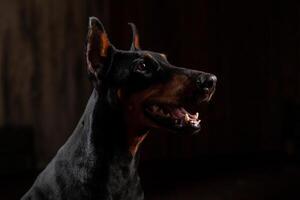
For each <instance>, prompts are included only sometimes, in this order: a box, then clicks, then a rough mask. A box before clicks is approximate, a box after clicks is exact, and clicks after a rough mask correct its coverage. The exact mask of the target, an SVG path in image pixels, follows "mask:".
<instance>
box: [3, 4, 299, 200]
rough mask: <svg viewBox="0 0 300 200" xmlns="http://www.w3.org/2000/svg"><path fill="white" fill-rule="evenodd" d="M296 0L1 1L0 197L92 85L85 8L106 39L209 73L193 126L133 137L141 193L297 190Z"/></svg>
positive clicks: (27, 180)
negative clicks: (209, 90) (211, 88)
mask: <svg viewBox="0 0 300 200" xmlns="http://www.w3.org/2000/svg"><path fill="white" fill-rule="evenodd" d="M299 9H300V6H299V1H296V0H295V1H278V2H276V1H232V0H230V1H225V0H210V1H209V0H198V1H179V0H166V1H159V0H152V1H150V0H148V1H138V0H133V1H117V0H110V1H109V0H103V1H96V0H81V1H80V0H65V1H61V0H43V1H37V0H22V1H21V0H0V127H1V128H0V156H1V159H0V198H1V199H18V198H20V196H21V195H22V194H23V193H24V192H25V191H26V190H27V189H28V188H29V187H30V185H31V184H32V182H33V180H34V178H35V176H36V174H37V173H38V172H39V170H41V169H42V168H43V167H44V166H45V165H46V164H47V162H48V161H49V160H50V159H51V158H52V156H53V155H54V154H55V152H56V151H57V150H58V148H59V147H60V146H61V145H62V144H63V143H64V142H65V140H66V139H67V138H68V136H69V135H70V134H71V132H72V130H73V128H74V127H75V125H76V123H77V121H78V120H79V118H80V115H81V114H82V112H83V109H84V107H85V104H86V102H87V99H88V97H89V95H90V92H91V85H90V83H89V81H88V79H87V73H86V66H85V60H84V52H83V50H84V42H85V37H86V33H87V24H88V17H89V16H92V15H94V16H97V17H99V18H100V19H101V21H102V22H103V23H104V25H105V27H106V29H107V32H108V34H109V37H110V40H111V42H112V43H113V44H114V45H115V46H116V47H118V48H120V49H128V48H129V46H130V34H131V33H130V28H129V26H128V25H127V23H128V22H134V23H135V24H136V25H137V27H138V29H139V32H140V39H141V45H142V47H143V48H144V49H150V50H154V51H159V52H163V53H166V54H167V55H168V58H169V60H170V62H171V63H173V64H175V65H177V66H183V67H187V68H193V69H199V70H203V71H208V72H211V73H214V74H216V75H217V76H218V86H217V91H216V94H215V96H214V98H213V101H212V102H211V104H210V105H209V107H208V115H207V119H205V120H204V124H203V126H204V127H203V131H202V133H201V134H200V135H197V136H192V137H182V136H178V135H173V134H168V133H163V132H157V133H152V135H150V136H149V137H148V138H147V139H146V141H145V142H144V144H143V145H142V148H141V150H142V161H141V166H140V173H141V177H142V181H143V185H144V189H145V194H146V197H147V199H153V200H159V199H172V200H174V199H180V200H181V199H184V200H192V199H208V200H210V199H214V200H220V199H222V200H223V199H251V200H253V199H297V197H298V198H299V197H300V194H299V193H300V192H298V191H297V189H298V187H297V185H299V184H300V168H299V165H298V161H299V156H300V66H299V65H300V32H299V31H300V12H299V11H300V10H299Z"/></svg>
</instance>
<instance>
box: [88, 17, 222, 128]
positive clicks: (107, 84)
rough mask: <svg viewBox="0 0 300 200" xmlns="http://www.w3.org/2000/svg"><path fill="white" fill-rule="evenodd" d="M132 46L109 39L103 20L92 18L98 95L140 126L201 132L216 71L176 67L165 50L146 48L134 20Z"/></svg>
mask: <svg viewBox="0 0 300 200" xmlns="http://www.w3.org/2000/svg"><path fill="white" fill-rule="evenodd" d="M130 26H131V27H132V30H133V31H132V32H133V39H132V45H131V48H130V50H126V51H125V50H119V49H117V48H115V47H114V46H113V45H112V44H111V43H110V41H109V39H108V36H107V33H106V32H105V29H104V27H103V25H102V23H101V22H100V21H99V20H98V19H97V18H95V17H91V18H90V21H89V31H88V38H87V51H86V58H87V66H88V72H89V74H90V77H91V80H92V83H93V85H94V87H95V88H96V90H97V91H98V93H99V94H100V95H101V96H102V97H103V98H104V99H106V100H107V102H109V105H110V106H111V108H112V109H118V111H119V113H121V114H122V115H123V120H125V121H126V122H127V123H126V124H129V126H130V125H132V126H133V127H135V129H136V130H139V129H141V130H146V129H151V128H162V129H167V130H171V131H174V132H179V133H196V132H198V131H199V130H200V121H201V119H200V117H201V109H200V107H201V105H202V104H204V103H205V102H208V101H209V100H210V99H211V97H212V95H213V93H214V92H215V87H216V81H217V78H216V76H215V75H213V74H210V73H206V72H202V71H196V70H191V69H186V68H180V67H176V66H174V65H172V64H170V63H169V62H168V59H167V57H166V56H165V55H164V54H161V53H157V52H152V51H146V50H142V49H141V48H140V44H139V36H138V34H137V31H136V28H135V26H134V24H130Z"/></svg>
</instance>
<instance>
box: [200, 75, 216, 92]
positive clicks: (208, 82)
mask: <svg viewBox="0 0 300 200" xmlns="http://www.w3.org/2000/svg"><path fill="white" fill-rule="evenodd" d="M216 82H217V77H216V76H215V75H212V74H210V75H206V76H200V77H199V78H198V79H197V85H198V87H199V88H200V89H203V90H205V91H208V90H210V89H212V88H213V87H215V85H216Z"/></svg>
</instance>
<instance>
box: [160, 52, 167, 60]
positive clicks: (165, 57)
mask: <svg viewBox="0 0 300 200" xmlns="http://www.w3.org/2000/svg"><path fill="white" fill-rule="evenodd" d="M159 55H160V56H161V57H163V58H164V59H166V60H167V55H166V54H164V53H160V54H159Z"/></svg>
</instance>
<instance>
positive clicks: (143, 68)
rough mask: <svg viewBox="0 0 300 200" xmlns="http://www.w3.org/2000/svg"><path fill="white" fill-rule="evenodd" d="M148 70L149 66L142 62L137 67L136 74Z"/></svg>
mask: <svg viewBox="0 0 300 200" xmlns="http://www.w3.org/2000/svg"><path fill="white" fill-rule="evenodd" d="M147 70H148V67H147V65H146V64H145V63H144V62H140V63H138V64H137V65H136V68H135V71H136V72H146V71H147Z"/></svg>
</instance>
